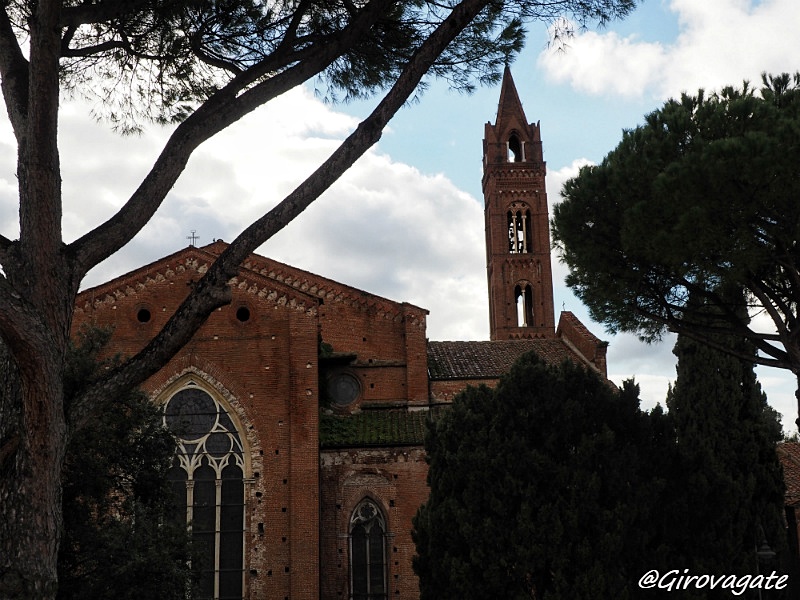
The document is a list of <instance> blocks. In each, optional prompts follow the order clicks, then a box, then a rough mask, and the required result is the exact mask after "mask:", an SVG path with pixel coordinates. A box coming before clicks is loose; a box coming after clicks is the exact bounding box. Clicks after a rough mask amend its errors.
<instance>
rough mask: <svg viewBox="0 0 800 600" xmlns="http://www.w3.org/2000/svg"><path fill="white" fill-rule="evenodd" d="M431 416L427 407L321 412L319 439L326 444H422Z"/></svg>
mask: <svg viewBox="0 0 800 600" xmlns="http://www.w3.org/2000/svg"><path fill="white" fill-rule="evenodd" d="M427 417H428V412H427V411H408V410H405V409H400V410H368V411H367V410H365V411H363V412H360V413H356V414H352V415H321V416H320V422H319V443H320V446H322V447H323V448H353V447H363V446H421V445H422V444H423V441H424V439H425V421H426V420H427Z"/></svg>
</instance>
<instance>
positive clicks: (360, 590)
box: [350, 499, 387, 600]
mask: <svg viewBox="0 0 800 600" xmlns="http://www.w3.org/2000/svg"><path fill="white" fill-rule="evenodd" d="M385 534H386V521H385V519H384V518H383V514H382V513H381V510H380V509H379V508H378V506H377V505H376V504H375V503H374V502H372V501H371V500H368V499H367V500H362V501H361V503H360V504H359V505H358V506H357V507H356V509H355V510H354V511H353V515H352V516H351V517H350V598H352V600H385V599H386V598H387V591H386V542H385V537H384V536H385Z"/></svg>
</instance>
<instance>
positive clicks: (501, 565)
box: [414, 354, 651, 600]
mask: <svg viewBox="0 0 800 600" xmlns="http://www.w3.org/2000/svg"><path fill="white" fill-rule="evenodd" d="M648 439H650V434H649V432H648V427H647V419H646V418H645V415H643V413H641V412H640V411H639V398H638V390H637V388H636V386H634V385H630V384H629V385H626V386H625V388H624V389H623V391H622V392H618V391H616V390H615V389H614V388H613V386H612V385H610V384H609V382H607V381H604V380H602V379H601V378H600V377H599V376H598V375H597V374H596V373H593V372H590V371H588V370H586V369H584V368H582V367H580V366H577V365H574V364H571V363H564V364H563V365H561V366H559V367H553V366H549V365H546V364H545V363H543V362H542V361H541V359H539V358H538V357H536V355H534V354H528V355H525V356H523V357H522V358H521V359H520V360H519V361H518V362H517V364H516V365H515V366H514V367H513V368H512V370H511V371H510V373H509V374H508V375H507V376H506V377H504V378H503V379H502V380H501V382H500V384H499V386H498V387H497V389H495V390H490V389H488V388H486V387H482V388H473V389H468V390H466V391H465V392H464V393H462V394H460V395H459V396H458V398H457V399H456V400H455V401H454V403H453V406H452V408H450V409H449V410H448V411H447V412H445V413H444V414H443V415H442V416H441V417H439V419H438V420H437V421H435V422H434V423H433V424H432V425H431V427H430V431H429V435H428V438H427V440H426V450H427V453H428V460H429V463H430V470H429V476H428V481H429V485H430V488H431V492H430V497H429V500H428V502H427V503H426V504H425V505H424V506H423V507H421V508H420V510H419V512H418V513H417V515H416V518H415V520H414V538H415V541H416V544H417V553H418V556H417V557H416V559H415V563H414V567H415V570H416V572H417V574H418V575H419V577H420V590H421V598H422V599H423V600H429V599H437V600H447V599H458V600H470V599H474V600H485V599H486V598H503V599H506V600H516V599H519V600H522V599H525V600H530V598H536V599H538V600H581V599H585V600H594V599H596V598H616V599H621V600H624V599H625V598H636V597H637V595H636V594H637V590H636V589H635V583H636V581H637V579H638V577H639V576H640V575H641V573H640V568H641V564H640V561H641V558H642V556H643V555H644V552H643V548H644V547H645V544H646V541H647V540H646V533H643V527H642V525H643V523H644V522H645V521H646V515H647V506H648V503H647V501H645V500H644V496H645V495H647V494H650V493H651V488H650V487H649V486H642V485H640V484H639V481H638V480H639V478H640V477H641V475H642V473H641V468H642V466H643V463H642V460H641V457H640V454H639V447H640V446H641V445H642V443H643V440H648Z"/></svg>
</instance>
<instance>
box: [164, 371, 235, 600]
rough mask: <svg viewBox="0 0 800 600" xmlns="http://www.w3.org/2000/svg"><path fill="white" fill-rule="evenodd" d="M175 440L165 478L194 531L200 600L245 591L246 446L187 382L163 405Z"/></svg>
mask: <svg viewBox="0 0 800 600" xmlns="http://www.w3.org/2000/svg"><path fill="white" fill-rule="evenodd" d="M164 423H165V424H166V426H167V427H168V428H169V429H170V431H172V433H174V434H175V437H176V438H177V439H178V452H177V455H176V457H175V460H174V462H173V465H172V468H170V470H169V472H168V474H167V478H168V479H169V481H170V482H171V485H172V489H173V492H174V494H175V500H176V503H177V504H178V505H179V506H180V507H184V509H185V512H184V513H183V514H184V515H185V517H183V518H184V519H185V520H186V523H187V525H188V527H189V529H190V530H191V534H192V553H193V558H192V568H193V569H194V570H195V572H196V573H197V575H198V579H199V584H198V585H199V593H198V595H197V598H202V599H204V600H223V599H241V598H243V596H244V526H245V521H244V519H245V510H244V449H243V446H242V440H241V438H240V436H239V432H238V431H237V429H236V426H235V425H234V423H233V421H232V420H231V417H230V415H229V414H228V411H227V410H226V409H225V407H224V406H222V404H220V403H219V402H218V401H217V400H216V399H214V398H213V397H212V396H211V395H210V394H208V393H207V392H206V391H205V390H203V389H201V388H199V387H197V386H196V385H193V384H192V385H191V387H187V388H184V389H182V390H180V391H179V392H177V393H176V394H175V395H173V396H172V397H171V398H170V399H169V400H168V401H167V403H166V405H165V407H164Z"/></svg>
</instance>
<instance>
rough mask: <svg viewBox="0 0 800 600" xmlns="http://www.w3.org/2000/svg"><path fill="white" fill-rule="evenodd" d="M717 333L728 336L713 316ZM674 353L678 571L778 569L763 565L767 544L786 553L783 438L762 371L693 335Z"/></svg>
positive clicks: (740, 346) (669, 518) (668, 515)
mask: <svg viewBox="0 0 800 600" xmlns="http://www.w3.org/2000/svg"><path fill="white" fill-rule="evenodd" d="M707 324H708V325H710V326H715V325H716V326H719V324H718V323H715V322H714V319H712V318H711V317H710V316H709V317H708V319H707ZM714 339H715V341H716V342H717V343H718V344H720V345H726V344H727V345H730V346H731V347H732V348H733V347H734V346H736V348H735V349H736V350H738V351H739V352H740V353H742V352H746V351H749V352H751V353H753V354H754V352H755V351H754V350H753V349H752V347H751V346H749V345H748V343H747V342H746V341H743V340H741V339H737V338H736V337H735V336H731V335H728V336H723V335H717V336H715V338H714ZM748 348H749V350H748ZM674 353H675V354H676V356H677V357H678V365H677V380H676V382H675V385H674V386H673V387H671V388H670V390H669V392H668V396H667V407H668V409H669V413H668V414H669V420H670V422H671V425H672V427H673V431H674V442H675V446H674V448H673V449H672V450H669V449H667V451H668V452H671V453H672V454H673V461H672V462H673V464H672V467H673V468H672V470H671V473H669V475H668V477H669V479H670V483H671V485H670V486H669V489H670V490H671V492H670V495H669V497H668V499H667V501H666V503H665V506H664V511H663V513H662V514H661V515H660V517H661V518H662V519H663V527H664V537H665V541H666V544H667V545H668V546H669V547H670V550H671V552H670V554H671V557H672V560H671V561H670V562H671V565H670V566H671V568H690V569H691V571H692V572H693V573H695V574H698V573H699V574H702V573H707V574H717V575H718V574H740V575H746V574H750V575H755V574H756V573H759V572H760V573H762V574H763V573H764V572H765V570H768V572H771V571H772V570H775V569H778V561H775V560H773V561H771V562H767V563H765V562H763V560H762V562H761V564H758V563H757V560H758V559H757V554H756V547H757V546H761V544H762V542H763V541H765V540H766V541H767V542H768V544H769V546H770V547H771V548H772V549H773V550H775V551H782V550H783V549H784V548H785V546H786V541H785V531H784V526H783V522H782V511H783V491H784V486H783V477H782V471H781V466H780V463H779V460H778V456H777V452H776V447H777V443H778V442H779V441H780V439H781V437H782V430H781V425H780V421H779V419H778V415H777V413H776V412H775V411H774V410H773V409H772V408H771V407H770V406H769V405H768V404H767V398H766V395H765V394H764V393H763V392H762V390H761V386H760V384H759V383H758V381H757V379H756V374H755V371H754V364H753V363H752V362H747V361H744V360H741V359H739V358H735V357H733V356H731V355H730V354H728V353H726V352H724V351H722V350H721V349H715V348H711V347H709V346H708V345H705V344H703V343H700V342H698V341H695V340H694V339H691V338H688V337H686V336H684V335H679V336H678V341H677V343H676V345H675V349H674ZM778 570H780V569H778ZM771 593H772V592H771ZM752 594H757V591H756V590H753V591H752ZM729 597H730V591H729V590H710V589H706V590H703V591H695V592H691V593H690V592H687V595H686V598H708V599H712V598H729ZM753 597H756V596H755V595H753ZM770 597H774V596H770Z"/></svg>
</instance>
